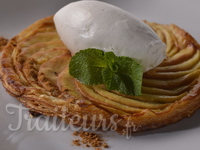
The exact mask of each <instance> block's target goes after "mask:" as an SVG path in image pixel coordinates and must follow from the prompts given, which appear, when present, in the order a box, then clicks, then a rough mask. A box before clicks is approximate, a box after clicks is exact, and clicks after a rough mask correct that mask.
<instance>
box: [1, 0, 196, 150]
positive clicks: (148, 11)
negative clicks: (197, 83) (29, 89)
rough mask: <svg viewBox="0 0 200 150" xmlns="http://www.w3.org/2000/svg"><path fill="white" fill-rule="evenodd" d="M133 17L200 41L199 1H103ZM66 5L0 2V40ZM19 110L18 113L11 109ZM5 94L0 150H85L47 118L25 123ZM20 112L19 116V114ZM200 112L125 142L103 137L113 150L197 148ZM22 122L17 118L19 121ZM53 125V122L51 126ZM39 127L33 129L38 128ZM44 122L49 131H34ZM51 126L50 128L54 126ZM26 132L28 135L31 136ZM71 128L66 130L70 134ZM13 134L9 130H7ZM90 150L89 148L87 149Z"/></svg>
mask: <svg viewBox="0 0 200 150" xmlns="http://www.w3.org/2000/svg"><path fill="white" fill-rule="evenodd" d="M105 1H106V2H108V3H111V4H114V5H116V6H119V7H121V8H123V9H125V10H127V11H129V12H131V13H132V14H134V15H135V16H137V17H139V18H141V19H145V20H148V21H151V22H157V23H163V24H171V23H174V24H176V25H178V26H180V27H181V28H183V29H185V30H186V31H188V32H189V33H190V34H191V35H192V36H193V37H194V38H196V40H197V41H198V42H200V29H199V27H200V19H199V14H200V9H199V6H200V1H199V0H190V1H189V0H176V1H175V0H167V1H166V0H124V1H122V0H105ZM69 2H70V1H69V0H59V1H58V0H42V1H41V0H35V1H27V0H15V1H13V0H0V36H4V37H6V38H11V37H13V36H14V35H16V34H18V33H19V32H20V31H21V30H22V29H24V28H26V27H27V26H28V25H30V24H32V23H33V22H35V21H36V20H38V19H40V18H43V17H46V16H50V15H52V14H54V13H55V12H56V11H57V10H58V9H59V8H61V7H62V6H64V5H65V4H67V3H69ZM16 106H18V107H19V108H15V107H16ZM20 108H21V109H25V108H24V107H20V105H19V102H18V101H17V100H16V99H15V98H13V97H11V96H10V95H8V94H7V93H6V91H5V90H4V88H3V87H2V86H0V149H1V150H36V149H38V150H52V149H58V150H67V149H68V150H78V149H88V148H84V147H77V146H73V144H72V140H73V139H76V138H75V137H74V136H73V135H72V133H73V130H74V129H72V126H69V125H66V127H68V128H67V129H66V131H64V129H65V128H62V127H59V123H60V122H59V121H58V120H53V119H52V118H51V119H50V120H49V121H48V119H49V118H48V117H46V118H45V117H43V118H39V119H38V118H36V119H29V118H28V117H27V116H28V112H27V110H23V111H22V110H21V109H20ZM21 111H22V112H21ZM199 116H200V111H197V112H196V113H195V114H194V116H192V117H191V118H187V119H184V120H182V121H180V122H178V123H176V124H173V125H169V126H167V127H165V128H161V129H157V130H153V131H147V132H143V133H139V134H136V135H135V136H132V137H131V139H127V138H126V137H125V136H120V135H118V134H117V133H114V132H104V133H103V132H98V133H102V134H103V136H104V138H105V139H106V140H107V142H108V144H109V145H110V149H112V150H121V149H123V150H130V149H135V150H144V149H148V150H169V149H171V150H174V149H178V150H179V149H180V150H188V149H196V148H197V147H199V139H200V118H199ZM20 117H22V118H20ZM55 121H56V122H55ZM38 122H39V125H40V126H38V127H35V126H34V125H36V124H38ZM45 122H49V124H48V125H49V127H58V129H54V130H53V129H51V130H50V131H48V130H47V128H46V130H42V131H39V130H38V129H41V128H42V127H43V126H45ZM54 122H55V123H54ZM30 127H33V130H32V131H30ZM70 128H71V129H70ZM12 130H14V131H12ZM89 149H91V148H89Z"/></svg>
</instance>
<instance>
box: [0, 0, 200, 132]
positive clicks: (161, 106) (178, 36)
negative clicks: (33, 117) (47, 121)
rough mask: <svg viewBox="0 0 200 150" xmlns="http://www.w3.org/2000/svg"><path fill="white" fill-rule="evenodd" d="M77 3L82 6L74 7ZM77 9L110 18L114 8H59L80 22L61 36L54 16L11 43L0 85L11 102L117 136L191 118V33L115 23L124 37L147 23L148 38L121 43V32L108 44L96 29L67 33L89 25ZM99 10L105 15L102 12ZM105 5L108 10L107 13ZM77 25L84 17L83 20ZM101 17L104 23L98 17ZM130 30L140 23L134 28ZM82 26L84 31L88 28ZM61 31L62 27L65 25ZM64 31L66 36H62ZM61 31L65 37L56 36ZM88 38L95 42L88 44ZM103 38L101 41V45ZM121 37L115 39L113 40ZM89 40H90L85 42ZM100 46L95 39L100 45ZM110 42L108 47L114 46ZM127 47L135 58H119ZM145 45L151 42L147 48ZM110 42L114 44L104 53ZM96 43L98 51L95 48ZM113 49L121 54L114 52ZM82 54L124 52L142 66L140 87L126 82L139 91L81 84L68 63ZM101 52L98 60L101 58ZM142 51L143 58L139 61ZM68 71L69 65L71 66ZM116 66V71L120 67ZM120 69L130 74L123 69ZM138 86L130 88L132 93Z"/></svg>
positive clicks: (198, 91) (195, 96)
mask: <svg viewBox="0 0 200 150" xmlns="http://www.w3.org/2000/svg"><path fill="white" fill-rule="evenodd" d="M88 3H89V4H88ZM80 5H81V7H78V6H80ZM83 5H84V6H85V5H87V7H91V10H92V7H93V5H95V6H96V5H98V6H99V7H95V11H96V12H98V11H103V12H106V13H113V12H115V11H116V10H117V11H118V8H115V6H111V5H109V4H106V3H103V2H98V1H90V2H89V1H80V2H75V3H72V4H69V5H68V6H67V8H64V9H69V10H70V9H71V8H72V7H77V9H75V10H74V9H73V10H74V11H77V12H78V13H77V14H76V17H77V15H79V17H77V20H76V21H74V22H73V23H71V24H69V26H70V27H71V29H70V27H69V26H68V27H67V28H65V29H63V30H61V28H60V26H62V24H61V23H62V22H61V23H55V22H54V21H55V20H57V19H59V15H58V16H57V18H56V15H57V14H56V15H55V16H50V17H46V18H43V19H41V20H39V21H37V22H35V23H34V24H32V25H30V26H29V27H28V28H26V29H24V30H23V31H22V32H21V33H19V34H18V35H16V36H15V37H14V38H12V39H11V40H9V42H8V44H7V45H6V46H5V47H4V48H3V51H2V55H1V65H0V76H1V80H2V84H3V86H4V87H5V89H6V90H7V92H8V93H9V94H11V95H12V96H14V97H16V99H18V100H19V101H20V102H21V103H22V104H23V105H24V106H26V107H27V108H29V109H30V110H31V111H33V112H37V113H40V114H43V115H48V116H57V117H59V118H61V119H63V120H65V121H66V122H67V123H71V124H74V125H77V126H83V127H91V128H93V129H97V128H98V129H103V128H104V129H105V128H106V129H108V128H109V129H114V130H116V131H118V132H121V133H125V132H126V131H127V128H132V129H133V127H134V129H133V130H132V131H133V132H138V131H145V130H149V129H155V128H160V127H163V126H166V125H168V124H172V123H175V122H177V121H180V120H181V119H183V118H185V117H189V116H191V115H192V114H193V113H194V112H195V111H196V110H197V109H198V108H199V106H200V46H199V44H198V42H197V41H196V40H195V39H194V38H193V37H192V36H191V35H190V34H189V33H187V32H186V31H184V30H183V29H181V28H179V27H178V26H176V25H174V24H170V25H163V24H159V23H151V22H148V21H144V22H142V21H141V22H142V23H141V22H139V23H138V22H137V21H135V20H134V21H135V22H134V21H133V22H134V23H133V24H132V23H130V24H128V23H126V22H125V25H124V22H123V21H121V22H122V26H124V27H125V26H126V27H127V28H126V29H124V27H123V29H122V30H121V31H120V33H121V32H122V31H125V32H127V31H126V30H128V29H129V28H132V27H131V25H133V28H136V30H134V31H131V32H133V33H134V32H136V31H137V32H138V31H139V30H137V29H138V27H139V28H140V26H143V24H145V25H144V26H145V30H146V28H151V29H148V33H150V37H149V36H147V39H145V38H146V37H145V35H146V34H145V33H141V34H143V35H141V40H142V39H144V40H143V41H139V42H138V41H136V42H135V43H134V42H133V41H134V39H126V40H130V42H127V41H126V40H125V41H123V39H124V35H123V33H121V34H119V35H116V39H115V38H113V40H109V39H106V36H105V35H104V33H103V34H101V33H98V34H97V35H96V37H95V36H94V35H93V34H95V31H96V30H97V29H98V30H100V29H99V28H97V29H96V30H95V29H94V30H93V28H89V29H92V30H88V29H86V28H82V29H84V35H83V34H79V33H80V32H78V31H79V29H78V30H73V28H74V27H75V26H77V27H80V26H82V25H80V26H78V24H79V23H83V22H84V21H85V19H88V18H87V17H88V15H86V17H81V15H83V14H88V11H86V10H87V9H83V8H84V7H83ZM69 6H70V7H69ZM104 6H105V7H106V9H102V7H104ZM110 7H111V9H108V8H110ZM80 8H81V10H80ZM98 8H99V10H98ZM106 10H108V11H106ZM119 11H121V10H119ZM83 12H84V13H83ZM62 13H63V12H62ZM72 13H74V12H72ZM90 13H92V11H90ZM119 14H120V13H119ZM119 14H118V15H119ZM122 14H123V13H122ZM65 15H67V14H65ZM93 15H95V14H93ZM97 15H101V13H100V12H98V13H97ZM108 16H109V15H108ZM122 16H123V15H122ZM123 17H124V16H123ZM125 17H126V15H125ZM79 19H82V21H80V20H79ZM90 19H91V18H90ZM100 19H102V18H101V17H100ZM72 20H73V18H72ZM96 20H98V18H96ZM127 20H128V19H127ZM67 21H69V20H66V22H67ZM86 21H87V22H89V21H88V20H86ZM101 21H103V20H100V22H101ZM66 22H65V23H64V24H66ZM97 22H98V21H97ZM97 22H96V23H97ZM101 23H102V22H101ZM55 24H56V25H55ZM72 24H73V25H74V26H72ZM135 24H136V25H138V24H139V25H138V26H137V27H136V26H134V25H135ZM140 24H141V25H140ZM104 25H105V24H104ZM116 25H119V26H120V23H119V24H118V23H116ZM87 26H90V25H88V24H87ZM105 26H107V25H105ZM146 26H148V27H146ZM62 27H63V28H64V26H62ZM85 27H86V26H85ZM67 29H68V30H70V31H69V32H68V31H67ZM115 29H118V28H115ZM62 31H63V34H64V35H61V33H62ZM64 31H66V32H64ZM81 31H83V30H81ZM116 32H118V31H116ZM142 32H143V31H142ZM58 33H59V34H58ZM68 33H69V35H68ZM81 33H83V32H81ZM105 33H108V36H107V38H110V37H112V32H110V31H107V30H106V31H105ZM154 33H155V34H156V35H154ZM137 34H138V33H137ZM122 35H123V36H122ZM130 36H132V33H130ZM138 36H140V34H139V35H138ZM138 36H137V37H138ZM143 36H144V37H143ZM156 36H158V39H159V40H160V41H156V42H151V41H148V40H149V39H151V40H152V41H155V40H157V37H156ZM82 37H84V38H82ZM94 37H95V38H97V39H96V40H93V39H92V38H94ZM98 37H99V38H98ZM102 37H105V39H103V38H102ZM119 37H120V39H117V38H119ZM87 39H88V40H89V42H88V43H87ZM100 40H102V41H100ZM132 40H133V41H132ZM76 41H77V42H76ZM91 41H92V42H91ZM98 41H100V44H99V42H98ZM113 41H114V42H113ZM75 42H76V43H75ZM84 42H86V44H85V43H84ZM120 42H122V43H120ZM123 42H124V43H123ZM67 43H68V44H67ZM94 43H95V44H94ZM113 43H114V45H112V44H113ZM125 43H126V44H127V45H126V46H128V47H129V46H131V44H130V43H134V45H136V47H137V48H136V49H134V48H133V49H134V50H133V51H134V53H133V54H134V57H135V58H134V57H132V56H131V53H132V51H131V50H127V51H126V50H122V51H121V52H119V51H120V50H121V49H122V48H123V47H124V45H122V46H121V44H125ZM138 43H139V44H138ZM143 43H145V44H146V43H147V44H146V45H145V44H144V45H145V46H146V47H145V46H144V45H143ZM149 43H150V44H152V43H153V44H152V45H150V46H149ZM163 43H165V44H163ZM98 44H99V45H98ZM109 44H110V45H112V47H111V49H110V50H109V47H110V45H109ZM140 44H141V45H140ZM156 44H157V45H156ZM95 45H97V46H95ZM101 45H103V46H102V47H101ZM116 45H117V46H116ZM120 46H121V47H120ZM81 47H82V48H81ZM118 47H119V49H117V48H118ZM87 48H90V49H93V50H94V51H95V50H97V49H101V50H103V51H104V52H109V51H112V52H113V53H114V54H116V55H121V56H124V55H126V54H127V55H128V56H130V57H132V58H131V59H134V60H136V64H140V65H141V68H142V70H141V69H140V71H142V74H143V75H142V76H141V74H140V76H139V77H142V80H141V87H140V84H139V83H140V82H136V81H133V83H132V80H131V79H130V80H128V81H131V83H130V84H135V85H137V86H138V87H139V88H140V89H141V92H133V93H130V94H129V93H128V94H126V92H124V91H123V90H121V91H122V92H121V91H120V90H118V89H117V88H115V89H114V90H110V89H108V88H107V87H108V86H107V85H106V84H104V83H99V84H85V83H84V81H82V80H81V79H82V78H80V79H79V78H78V77H74V76H73V74H72V73H71V72H70V63H74V62H72V60H73V58H75V56H77V55H76V54H78V53H79V50H83V49H87ZM116 49H117V50H116ZM125 49H126V47H125ZM127 49H128V48H127ZM141 49H142V50H143V49H144V53H143V54H141V51H142V50H141ZM163 49H164V51H163ZM80 52H85V51H80ZM104 52H102V53H101V54H102V55H103V54H104V55H106V53H104ZM129 52H131V53H129ZM137 53H139V54H137ZM146 53H147V55H145V54H146ZM79 54H80V53H79ZM140 54H141V56H140ZM151 54H152V55H151ZM137 55H138V56H137ZM121 56H120V57H118V56H116V57H117V58H119V59H121V58H124V57H121ZM128 56H126V57H128ZM157 57H159V58H157ZM88 59H90V58H88ZM126 59H127V58H126ZM75 60H76V59H74V61H75ZM84 60H86V59H84ZM76 61H77V60H76ZM75 64H76V63H75ZM77 64H78V63H77ZM83 64H84V63H83ZM73 65H74V64H71V66H73ZM79 65H80V63H79ZM118 67H119V68H120V66H117V68H118ZM126 67H127V69H128V68H129V66H128V64H127V66H126ZM112 69H113V68H112V67H111V71H113V70H114V69H113V70H112ZM86 70H87V69H86ZM117 71H118V70H117ZM117 71H116V70H114V71H113V72H114V73H116V72H117ZM82 72H83V73H84V72H85V71H82ZM82 72H81V73H82ZM98 73H99V72H98ZM86 74H87V75H88V74H89V72H87V71H86ZM136 74H137V73H136ZM84 75H85V74H84ZM97 76H98V75H97ZM80 80H81V81H80ZM122 80H123V81H124V82H126V78H123V77H122ZM138 80H139V79H138ZM113 82H114V81H113ZM106 83H107V82H106ZM137 83H138V84H137ZM120 84H121V82H120ZM124 85H127V84H124ZM135 85H133V87H134V86H135ZM119 86H120V85H119ZM111 87H112V85H111ZM138 87H134V88H135V89H137V88H138ZM125 88H126V87H125ZM133 90H134V89H133Z"/></svg>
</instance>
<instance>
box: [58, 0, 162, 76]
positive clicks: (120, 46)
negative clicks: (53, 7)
mask: <svg viewBox="0 0 200 150" xmlns="http://www.w3.org/2000/svg"><path fill="white" fill-rule="evenodd" d="M54 22H55V25H56V29H57V32H58V34H59V36H60V38H61V40H62V41H63V42H64V44H65V45H66V46H67V47H68V48H69V50H70V51H71V52H72V54H75V53H77V52H78V51H80V50H83V49H87V48H97V49H101V50H104V51H113V52H114V53H115V55H117V56H128V57H131V58H133V59H135V60H136V61H137V62H138V63H140V64H141V65H142V67H143V70H144V72H145V71H148V70H150V69H152V68H154V67H156V66H157V65H159V64H160V63H161V62H162V61H163V60H164V58H165V55H166V54H165V44H164V43H163V42H162V41H161V40H160V39H159V37H158V36H157V34H156V33H155V32H154V31H153V30H152V29H151V28H150V27H149V26H148V25H146V24H145V23H144V22H143V21H141V20H139V19H138V18H136V17H134V16H133V15H132V14H130V13H128V12H126V11H124V10H122V9H120V8H118V7H115V6H113V5H110V4H107V3H104V2H100V1H77V2H73V3H70V4H68V5H66V6H65V7H63V8H61V9H60V10H59V11H58V12H57V13H56V14H55V16H54Z"/></svg>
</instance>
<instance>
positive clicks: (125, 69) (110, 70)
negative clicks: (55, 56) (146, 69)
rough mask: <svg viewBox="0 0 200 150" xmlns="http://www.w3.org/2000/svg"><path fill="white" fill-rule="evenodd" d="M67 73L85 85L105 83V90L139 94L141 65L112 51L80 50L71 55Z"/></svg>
mask: <svg viewBox="0 0 200 150" xmlns="http://www.w3.org/2000/svg"><path fill="white" fill-rule="evenodd" d="M69 73H70V75H72V76H73V77H75V78H77V79H78V80H79V81H80V82H82V83H83V84H86V85H98V84H105V86H106V89H107V90H116V91H118V92H120V93H122V94H126V95H141V87H142V76H143V70H142V66H141V65H139V64H138V63H137V62H136V61H135V60H134V59H132V58H129V57H124V56H120V57H118V56H116V55H115V54H114V53H113V52H104V51H102V50H99V49H93V48H90V49H86V50H81V51H79V52H78V53H76V54H75V55H74V56H73V57H72V59H71V61H70V64H69Z"/></svg>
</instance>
